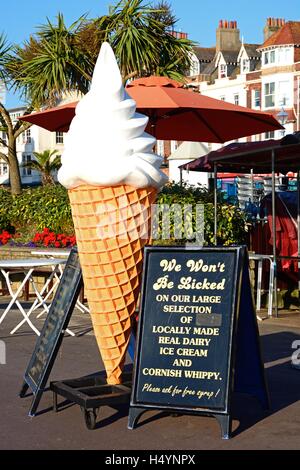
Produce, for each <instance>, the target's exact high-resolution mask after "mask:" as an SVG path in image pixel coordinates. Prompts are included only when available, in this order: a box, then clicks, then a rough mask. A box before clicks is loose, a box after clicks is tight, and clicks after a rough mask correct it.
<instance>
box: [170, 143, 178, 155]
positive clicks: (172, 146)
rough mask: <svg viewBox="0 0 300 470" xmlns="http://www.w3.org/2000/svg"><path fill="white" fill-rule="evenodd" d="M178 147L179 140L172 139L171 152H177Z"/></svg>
mask: <svg viewBox="0 0 300 470" xmlns="http://www.w3.org/2000/svg"><path fill="white" fill-rule="evenodd" d="M177 148H178V142H177V140H171V153H173V152H175V150H177Z"/></svg>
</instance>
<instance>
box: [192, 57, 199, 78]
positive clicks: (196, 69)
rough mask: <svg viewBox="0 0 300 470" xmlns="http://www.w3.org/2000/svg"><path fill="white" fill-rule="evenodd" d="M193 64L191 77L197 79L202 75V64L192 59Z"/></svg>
mask: <svg viewBox="0 0 300 470" xmlns="http://www.w3.org/2000/svg"><path fill="white" fill-rule="evenodd" d="M191 62H192V63H191V70H190V73H191V77H195V76H197V75H199V74H200V62H199V60H198V59H196V58H194V59H192V61H191Z"/></svg>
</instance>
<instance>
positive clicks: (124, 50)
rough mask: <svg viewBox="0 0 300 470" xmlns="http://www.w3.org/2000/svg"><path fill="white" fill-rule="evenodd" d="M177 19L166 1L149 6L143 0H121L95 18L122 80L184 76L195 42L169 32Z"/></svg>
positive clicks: (181, 78)
mask: <svg viewBox="0 0 300 470" xmlns="http://www.w3.org/2000/svg"><path fill="white" fill-rule="evenodd" d="M176 21H177V20H176V18H175V17H174V15H173V14H172V11H171V8H170V6H169V4H167V3H166V2H162V3H159V4H158V5H157V7H149V6H145V4H144V0H121V1H119V2H118V4H117V5H116V6H115V7H113V8H111V9H110V13H109V15H107V16H103V17H101V18H99V19H98V20H96V22H97V24H98V25H99V28H100V29H101V30H102V31H103V34H104V40H105V41H108V42H110V43H111V45H112V47H113V49H114V51H115V53H116V56H117V58H118V59H119V63H120V69H121V73H122V76H123V79H124V82H126V81H127V80H128V79H129V78H132V77H136V76H147V75H164V76H168V77H170V78H173V79H175V80H183V78H184V75H185V73H186V71H187V70H188V68H189V66H190V53H191V51H192V46H193V45H194V44H193V42H192V41H190V40H188V39H184V38H182V39H178V38H176V37H174V36H172V34H170V33H171V28H172V26H174V25H175V23H176Z"/></svg>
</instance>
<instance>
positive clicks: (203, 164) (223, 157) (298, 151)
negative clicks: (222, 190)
mask: <svg viewBox="0 0 300 470" xmlns="http://www.w3.org/2000/svg"><path fill="white" fill-rule="evenodd" d="M286 137H289V136H286ZM286 137H284V138H283V139H280V140H267V141H264V142H245V143H232V144H229V145H226V146H225V147H222V148H220V149H219V150H215V151H213V152H210V153H208V154H207V155H204V156H202V157H200V158H197V159H196V160H194V161H193V162H191V163H187V164H184V165H181V167H180V168H181V169H182V170H189V171H207V172H213V171H214V165H215V164H217V167H218V172H222V173H250V172H251V170H253V171H254V173H257V174H258V173H259V174H268V173H270V172H271V158H272V153H273V152H274V155H275V168H274V170H275V171H276V172H277V173H282V174H286V173H288V172H290V171H292V172H297V171H298V169H299V168H300V142H298V143H290V144H289V143H288V142H291V141H293V142H296V138H295V140H293V139H290V140H289V139H287V138H286Z"/></svg>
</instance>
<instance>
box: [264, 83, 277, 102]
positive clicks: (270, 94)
mask: <svg viewBox="0 0 300 470" xmlns="http://www.w3.org/2000/svg"><path fill="white" fill-rule="evenodd" d="M274 106H275V82H271V83H265V108H272V107H274Z"/></svg>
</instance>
